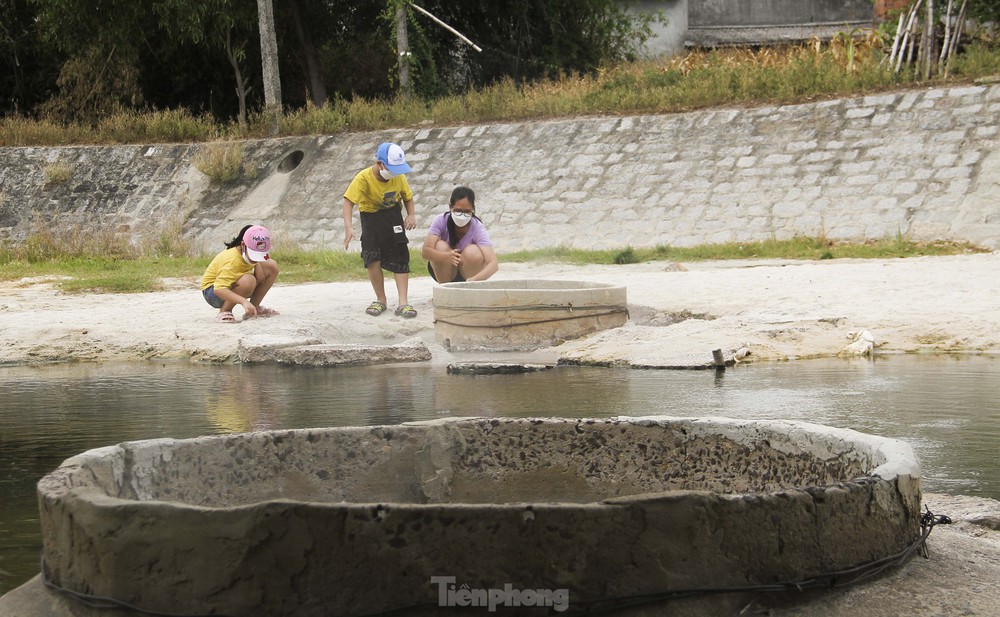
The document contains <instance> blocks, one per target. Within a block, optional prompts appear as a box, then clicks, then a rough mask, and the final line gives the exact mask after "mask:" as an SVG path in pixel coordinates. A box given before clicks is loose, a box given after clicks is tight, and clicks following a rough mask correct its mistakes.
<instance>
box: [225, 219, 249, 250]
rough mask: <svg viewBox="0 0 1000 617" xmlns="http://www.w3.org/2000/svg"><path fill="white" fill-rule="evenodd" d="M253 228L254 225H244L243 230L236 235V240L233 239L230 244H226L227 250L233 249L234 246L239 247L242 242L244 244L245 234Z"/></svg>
mask: <svg viewBox="0 0 1000 617" xmlns="http://www.w3.org/2000/svg"><path fill="white" fill-rule="evenodd" d="M251 227H253V223H251V224H250V225H244V226H243V229H241V230H240V233H238V234H236V237H235V238H233V239H232V240H230V241H229V242H226V248H227V249H231V248H233V247H234V246H239V245H240V242H243V234H245V233H246V232H247V230H248V229H250V228H251Z"/></svg>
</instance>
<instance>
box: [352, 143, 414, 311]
mask: <svg viewBox="0 0 1000 617" xmlns="http://www.w3.org/2000/svg"><path fill="white" fill-rule="evenodd" d="M410 171H412V169H411V168H410V166H409V165H407V164H406V154H405V153H404V152H403V149H402V148H401V147H399V146H398V145H396V144H393V143H383V144H381V145H379V147H378V150H377V151H376V152H375V164H374V165H372V166H371V167H367V168H365V169H363V170H361V171H359V172H358V173H357V174H356V175H355V176H354V179H353V180H352V181H351V184H350V186H348V187H347V191H345V192H344V202H343V207H344V250H347V249H348V247H349V246H350V243H351V240H353V239H354V227H353V225H352V221H351V219H352V215H353V212H354V206H355V205H356V206H357V207H358V213H359V217H360V218H361V258H362V259H363V260H364V264H365V268H366V269H367V270H368V280H369V282H371V284H372V289H373V290H374V291H375V301H374V302H372V303H371V304H370V305H369V306H368V308H367V309H365V312H366V313H368V314H369V315H372V316H378V315H381V314H382V313H383V312H384V311H385V309H386V296H385V277H384V275H383V274H382V270H383V269H385V270H388V271H389V272H392V274H393V278H394V279H395V281H396V293H397V295H398V296H399V307H398V308H397V309H396V314H397V315H400V316H402V317H416V316H417V311H416V310H415V309H414V308H413V307H412V306H410V304H409V301H408V298H407V289H408V286H409V280H410V251H409V248H408V247H407V242H408V240H407V238H406V230H407V229H414V228H415V227H416V226H417V218H416V215H415V214H414V212H413V191H411V190H410V184H409V183H408V182H407V181H406V176H404V175H403V174H406V173H409V172H410ZM403 206H405V207H406V217H405V218H404V217H403Z"/></svg>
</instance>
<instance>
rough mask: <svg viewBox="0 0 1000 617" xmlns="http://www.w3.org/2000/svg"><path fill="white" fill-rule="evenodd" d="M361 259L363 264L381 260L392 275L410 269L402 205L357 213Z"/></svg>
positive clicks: (369, 264) (406, 271) (366, 264)
mask: <svg viewBox="0 0 1000 617" xmlns="http://www.w3.org/2000/svg"><path fill="white" fill-rule="evenodd" d="M360 216H361V258H362V259H364V261H365V267H366V268H367V267H369V266H371V265H372V264H374V263H377V262H382V268H383V269H385V270H388V271H389V272H392V273H394V274H406V273H408V272H409V271H410V249H409V247H408V246H407V243H408V242H409V240H408V239H407V238H406V230H405V229H404V228H403V206H402V205H397V206H396V207H394V208H386V209H384V210H379V211H378V212H361V213H360Z"/></svg>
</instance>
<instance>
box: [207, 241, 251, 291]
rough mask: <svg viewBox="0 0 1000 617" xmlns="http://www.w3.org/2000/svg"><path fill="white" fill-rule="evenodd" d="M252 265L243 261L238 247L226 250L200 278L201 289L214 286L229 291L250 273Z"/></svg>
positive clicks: (209, 265) (217, 256) (216, 257)
mask: <svg viewBox="0 0 1000 617" xmlns="http://www.w3.org/2000/svg"><path fill="white" fill-rule="evenodd" d="M254 265H255V264H248V263H247V262H245V261H243V253H242V252H240V247H238V246H234V247H233V248H231V249H226V250H224V251H222V252H221V253H219V254H218V255H216V256H215V259H213V260H212V263H210V264H208V269H207V270H205V275H204V276H202V277H201V288H202V289H203V290H204V289H208V287H209V286H210V285H215V288H216V289H229V288H230V287H232V286H233V285H234V284H236V281H238V280H240V277H241V276H243V275H244V274H250V273H252V272H253V269H254Z"/></svg>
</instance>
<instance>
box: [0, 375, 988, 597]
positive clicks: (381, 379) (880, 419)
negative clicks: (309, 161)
mask: <svg viewBox="0 0 1000 617" xmlns="http://www.w3.org/2000/svg"><path fill="white" fill-rule="evenodd" d="M0 393H2V394H0V595H2V594H3V593H6V592H7V591H9V590H11V589H13V588H14V587H16V586H18V585H20V584H22V583H24V582H25V581H27V580H28V579H29V578H31V577H32V576H34V575H35V574H37V572H38V559H39V551H40V548H41V539H40V534H39V529H38V514H37V503H36V500H35V492H34V490H35V483H36V482H37V481H38V479H39V478H40V477H41V476H43V475H44V474H45V473H47V472H49V471H51V470H52V469H54V468H55V467H57V466H58V465H59V464H60V463H61V462H62V461H63V460H64V459H66V458H67V457H69V456H72V455H74V454H78V453H80V452H83V451H85V450H88V449H90V448H95V447H100V446H106V445H111V444H115V443H119V442H122V441H129V440H136V439H148V438H153V437H175V438H185V437H194V436H197V435H205V434H217V433H226V432H242V431H250V430H268V429H281V428H302V427H311V426H352V425H355V426H357V425H375V424H393V423H398V422H404V421H409V420H425V419H432V418H438V417H444V416H517V417H526V416H560V417H594V418H600V417H608V416H617V415H670V416H725V417H732V418H746V419H783V420H797V421H806V422H814V423H818V424H825V425H829V426H835V427H841V428H850V429H855V430H858V431H862V432H866V433H872V434H876V435H881V436H885V437H893V438H897V439H903V440H905V441H907V442H909V443H910V444H911V445H912V446H913V448H914V449H915V451H916V453H917V456H918V457H919V458H920V461H921V464H922V466H923V473H924V490H926V491H930V492H941V493H951V494H965V495H981V496H986V497H992V498H994V499H1000V457H998V456H997V452H998V451H1000V358H998V357H992V356H940V355H935V356H879V357H877V358H876V359H875V360H874V361H872V360H862V359H852V360H841V359H830V360H809V361H799V362H794V363H767V364H760V365H753V364H750V365H741V366H737V367H733V368H730V369H728V370H726V371H725V372H723V373H716V372H715V371H644V370H629V369H601V368H582V367H558V368H553V369H550V370H547V371H540V372H534V373H526V374H517V375H476V376H472V375H450V374H448V373H447V372H446V370H445V367H443V366H429V365H423V364H421V365H397V366H372V367H351V368H301V367H299V368H291V367H282V366H205V365H190V364H181V363H176V364H169V363H168V364H162V363H155V364H136V363H130V364H73V365H61V366H45V367H5V368H0Z"/></svg>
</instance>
